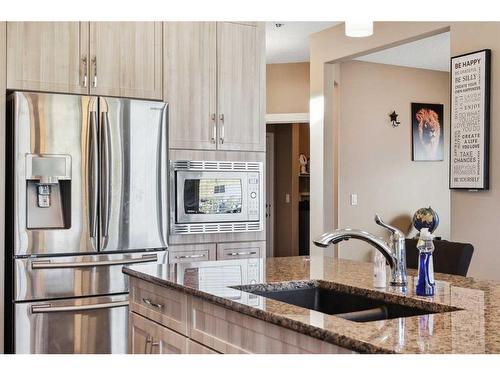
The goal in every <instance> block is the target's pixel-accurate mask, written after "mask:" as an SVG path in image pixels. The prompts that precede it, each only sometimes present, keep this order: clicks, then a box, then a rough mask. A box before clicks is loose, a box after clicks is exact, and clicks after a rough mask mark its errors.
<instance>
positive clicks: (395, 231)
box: [375, 214, 405, 239]
mask: <svg viewBox="0 0 500 375" xmlns="http://www.w3.org/2000/svg"><path fill="white" fill-rule="evenodd" d="M375 223H377V224H378V225H380V226H381V227H383V228H385V229H388V230H389V231H391V233H392V234H393V235H394V236H395V237H397V238H398V239H402V238H405V235H404V233H403V232H402V231H401V230H399V229H398V228H396V227H393V226H392V225H389V224H386V223H384V222H383V221H382V219H381V218H380V216H378V214H375Z"/></svg>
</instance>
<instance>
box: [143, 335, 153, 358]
mask: <svg viewBox="0 0 500 375" xmlns="http://www.w3.org/2000/svg"><path fill="white" fill-rule="evenodd" d="M152 341H153V339H152V338H151V337H150V336H149V335H148V337H146V342H145V343H144V354H148V344H149V343H151V342H152Z"/></svg>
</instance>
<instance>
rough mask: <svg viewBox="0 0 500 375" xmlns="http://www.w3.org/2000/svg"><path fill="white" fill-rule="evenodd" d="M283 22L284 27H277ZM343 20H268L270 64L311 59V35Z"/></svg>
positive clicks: (267, 42) (268, 56) (268, 61)
mask: <svg viewBox="0 0 500 375" xmlns="http://www.w3.org/2000/svg"><path fill="white" fill-rule="evenodd" d="M276 23H282V24H283V26H282V27H279V28H278V27H276V26H275V24H276ZM339 23H341V22H286V21H276V22H266V60H267V63H268V64H277V63H289V62H302V61H309V35H311V34H313V33H315V32H318V31H321V30H324V29H327V28H329V27H332V26H335V25H338V24H339Z"/></svg>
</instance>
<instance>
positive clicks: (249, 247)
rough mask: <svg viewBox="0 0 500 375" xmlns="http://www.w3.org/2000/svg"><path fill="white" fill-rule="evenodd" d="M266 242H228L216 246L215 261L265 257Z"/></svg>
mask: <svg viewBox="0 0 500 375" xmlns="http://www.w3.org/2000/svg"><path fill="white" fill-rule="evenodd" d="M265 249H266V242H265V241H259V242H229V243H218V244H217V260H225V259H246V258H262V257H265V253H266V251H265Z"/></svg>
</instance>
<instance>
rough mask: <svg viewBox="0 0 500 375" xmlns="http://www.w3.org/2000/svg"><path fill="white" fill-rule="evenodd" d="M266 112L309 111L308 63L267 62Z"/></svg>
mask: <svg viewBox="0 0 500 375" xmlns="http://www.w3.org/2000/svg"><path fill="white" fill-rule="evenodd" d="M266 86H267V113H308V112H309V63H308V62H303V63H288V64H267V66H266Z"/></svg>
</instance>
